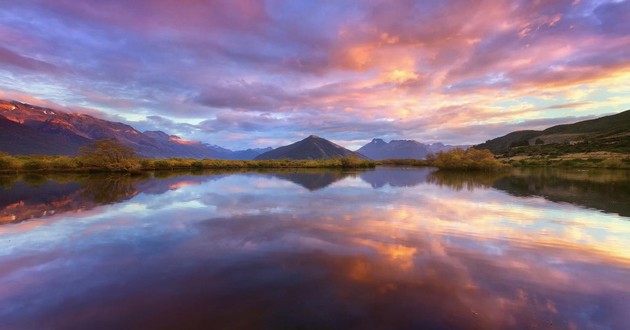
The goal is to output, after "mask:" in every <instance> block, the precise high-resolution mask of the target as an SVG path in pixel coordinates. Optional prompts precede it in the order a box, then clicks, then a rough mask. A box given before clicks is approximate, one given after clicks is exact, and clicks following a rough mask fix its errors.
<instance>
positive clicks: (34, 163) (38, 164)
mask: <svg viewBox="0 0 630 330" xmlns="http://www.w3.org/2000/svg"><path fill="white" fill-rule="evenodd" d="M44 167H45V166H44V162H43V161H41V160H39V159H31V160H27V161H26V162H25V163H24V164H22V169H25V170H28V171H37V170H43V169H44Z"/></svg>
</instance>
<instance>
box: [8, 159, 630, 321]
mask: <svg viewBox="0 0 630 330" xmlns="http://www.w3.org/2000/svg"><path fill="white" fill-rule="evenodd" d="M403 172H405V173H407V172H408V171H403ZM409 173H410V175H412V176H413V174H411V171H409ZM204 178H206V177H204V176H201V177H199V180H194V177H189V176H184V177H181V178H179V179H178V178H177V177H175V178H168V180H166V181H168V184H167V185H166V186H167V187H168V186H173V185H177V184H176V182H179V181H181V182H185V181H191V180H192V181H195V182H199V184H198V185H186V186H184V187H181V188H180V189H178V190H176V191H172V190H168V189H165V190H163V191H160V192H154V194H143V193H140V194H138V195H136V196H135V197H133V199H132V200H130V201H125V202H122V203H120V204H117V205H114V206H111V207H106V208H100V209H98V212H95V213H91V214H81V213H76V214H66V215H64V216H55V217H54V218H51V219H50V221H47V222H46V225H45V226H37V227H32V228H28V229H26V228H19V227H20V226H26V225H27V224H28V223H29V222H25V223H22V224H18V225H16V226H4V227H2V229H3V231H1V232H0V274H1V275H2V276H0V288H4V289H0V326H9V327H11V326H15V325H16V324H18V325H19V324H25V323H23V322H27V323H28V322H31V323H28V324H29V325H32V327H37V325H41V324H46V325H48V326H53V327H59V328H68V327H82V328H86V327H87V328H89V327H90V326H91V325H94V324H100V325H106V326H108V327H113V328H121V327H128V326H129V325H130V324H134V325H136V326H143V327H152V326H156V325H159V326H166V327H170V326H178V327H188V326H192V325H194V324H213V325H214V326H219V327H221V326H223V325H234V324H235V323H234V322H237V323H238V325H242V326H243V327H271V328H275V327H278V326H295V327H297V326H299V325H303V324H310V325H313V326H315V327H318V328H331V327H352V326H357V327H361V328H363V327H368V326H377V327H385V326H391V327H397V328H404V327H422V326H425V327H436V328H440V327H448V328H468V327H471V326H476V327H479V328H513V327H521V326H529V325H532V326H537V325H540V326H543V325H547V324H549V323H553V324H555V325H559V324H567V323H568V322H575V323H576V324H577V325H579V326H583V327H586V328H588V327H592V328H596V327H610V328H625V325H627V324H628V320H627V316H626V313H625V310H626V309H627V306H626V305H627V304H626V305H624V301H625V300H624V298H625V297H627V296H628V295H629V294H630V291H629V290H630V285H629V284H630V283H629V282H628V281H629V278H630V277H629V276H628V271H627V269H628V265H630V254H628V252H627V251H628V249H627V237H630V226H628V222H627V221H625V218H623V217H619V216H615V215H610V214H604V213H599V212H595V211H592V210H585V209H581V208H576V207H575V206H573V205H569V204H556V203H552V202H550V201H546V200H544V199H542V198H523V197H517V196H511V195H508V194H505V193H504V192H502V191H499V190H495V189H490V188H487V189H471V190H466V189H460V190H456V189H450V188H449V189H446V188H443V187H440V186H437V185H434V184H431V183H420V184H418V185H416V186H414V187H407V188H404V189H401V188H396V187H391V188H390V189H386V190H383V189H379V190H375V189H372V188H371V187H369V186H367V185H365V184H362V185H357V184H356V183H357V182H356V181H358V179H357V180H349V179H348V180H341V181H339V182H337V183H336V184H334V185H331V186H329V187H328V188H327V189H323V190H319V191H317V192H308V191H306V190H304V189H302V188H301V187H298V186H296V185H292V184H278V181H279V180H276V179H275V178H274V177H270V176H269V174H268V173H262V174H256V173H246V174H236V175H226V176H221V179H220V180H211V179H207V180H206V179H204ZM359 182H360V181H359ZM243 187H257V188H256V189H242V188H243ZM191 204H194V206H195V207H194V208H192V207H190V205H191ZM10 241H11V242H10ZM9 242H10V243H9ZM68 281H71V282H72V283H73V285H72V286H68V285H67V282H68ZM64 283H66V285H63V284H64ZM42 292H45V293H47V294H45V295H43V294H41V293H42ZM5 302H11V304H5ZM620 302H621V303H620ZM5 306H11V308H10V309H9V307H5ZM26 306H28V307H29V308H26ZM593 306H596V307H593ZM70 311H71V312H70ZM99 311H107V313H101V312H99ZM156 311H168V312H163V313H161V312H160V313H156ZM86 315H87V316H86ZM146 315H152V317H151V318H147V317H146ZM112 316H116V317H112ZM324 316H325V317H324ZM235 320H236V321H235ZM368 323H369V324H368Z"/></svg>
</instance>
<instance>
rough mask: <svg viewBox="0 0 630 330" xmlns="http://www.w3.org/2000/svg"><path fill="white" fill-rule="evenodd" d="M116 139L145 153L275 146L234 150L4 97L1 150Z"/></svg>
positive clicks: (218, 153) (62, 148)
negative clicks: (8, 99) (7, 99)
mask: <svg viewBox="0 0 630 330" xmlns="http://www.w3.org/2000/svg"><path fill="white" fill-rule="evenodd" d="M101 139H114V140H116V141H118V142H120V143H121V144H123V145H126V146H129V147H131V148H133V149H134V150H135V151H136V152H137V153H138V155H140V156H142V157H151V158H157V157H160V158H162V157H164V158H169V157H182V158H184V157H185V158H218V159H253V158H254V157H256V156H257V155H259V154H261V153H264V152H266V151H269V149H268V148H267V149H247V150H240V151H232V150H229V149H225V148H221V147H219V146H214V145H209V144H205V143H202V142H198V141H189V140H185V139H182V138H180V137H178V136H176V135H169V134H167V133H164V132H161V131H146V132H140V131H138V130H136V129H134V128H133V127H131V126H129V125H126V124H123V123H117V122H111V121H107V120H103V119H98V118H95V117H92V116H90V115H85V114H71V113H65V112H62V111H57V110H53V109H49V108H44V107H38V106H33V105H30V104H25V103H20V102H15V101H12V102H9V101H0V151H3V152H7V153H9V154H20V155H32V154H43V155H77V153H78V151H79V148H80V147H82V146H85V145H87V144H89V143H90V142H92V141H95V140H101Z"/></svg>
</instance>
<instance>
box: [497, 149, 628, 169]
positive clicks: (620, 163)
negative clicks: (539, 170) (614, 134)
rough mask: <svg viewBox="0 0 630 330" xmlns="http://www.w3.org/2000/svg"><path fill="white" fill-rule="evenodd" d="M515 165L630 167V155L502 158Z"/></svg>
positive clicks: (606, 153) (596, 153)
mask: <svg viewBox="0 0 630 330" xmlns="http://www.w3.org/2000/svg"><path fill="white" fill-rule="evenodd" d="M501 160H502V161H503V162H505V163H507V164H510V165H512V166H515V167H560V168H562V167H564V168H585V169H587V168H610V169H630V155H628V154H621V153H612V152H603V151H602V152H592V153H571V154H564V155H559V156H542V155H536V156H522V155H521V156H514V157H506V158H501Z"/></svg>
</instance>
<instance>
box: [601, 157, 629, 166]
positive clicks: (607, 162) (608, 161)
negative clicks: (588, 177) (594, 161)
mask: <svg viewBox="0 0 630 330" xmlns="http://www.w3.org/2000/svg"><path fill="white" fill-rule="evenodd" d="M600 165H601V166H602V167H605V168H622V167H625V164H624V163H623V162H622V161H621V159H617V158H609V159H605V160H604V161H602V162H601V163H600Z"/></svg>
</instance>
